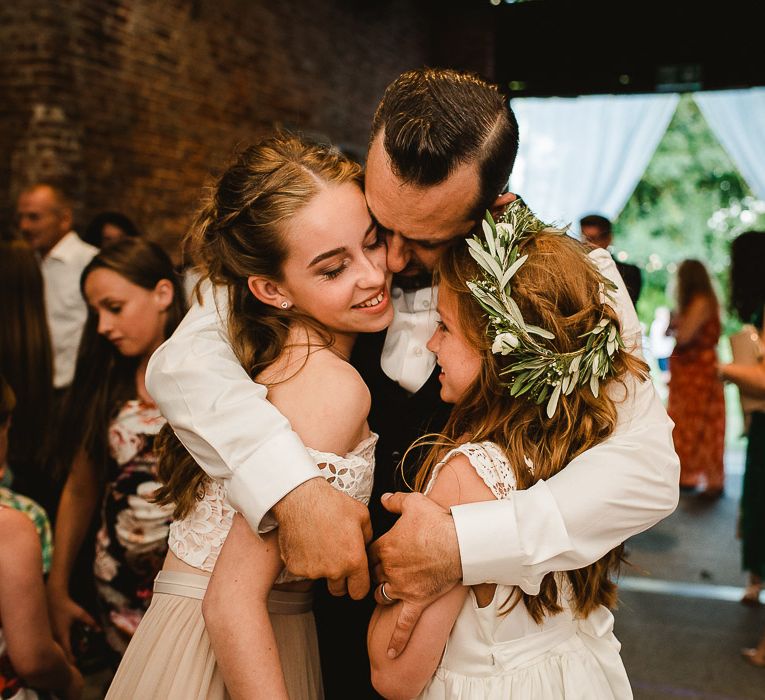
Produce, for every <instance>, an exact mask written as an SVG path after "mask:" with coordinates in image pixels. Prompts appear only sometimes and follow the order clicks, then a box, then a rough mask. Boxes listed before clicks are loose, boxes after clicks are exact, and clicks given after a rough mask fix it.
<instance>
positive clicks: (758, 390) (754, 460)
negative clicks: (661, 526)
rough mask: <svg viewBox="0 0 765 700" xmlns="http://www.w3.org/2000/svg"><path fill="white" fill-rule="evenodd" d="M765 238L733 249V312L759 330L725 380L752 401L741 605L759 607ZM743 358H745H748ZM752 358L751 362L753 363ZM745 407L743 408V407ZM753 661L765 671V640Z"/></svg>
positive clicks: (764, 539)
mask: <svg viewBox="0 0 765 700" xmlns="http://www.w3.org/2000/svg"><path fill="white" fill-rule="evenodd" d="M763 261H765V232H761V231H749V232H747V233H743V234H741V235H740V236H739V237H738V238H736V239H735V240H734V241H733V244H732V246H731V271H730V289H731V307H732V308H733V311H734V312H735V313H736V315H737V316H738V317H739V319H741V321H742V322H744V323H745V324H751V326H752V329H751V330H754V331H755V333H754V337H753V338H752V339H751V340H752V343H753V348H752V350H753V352H752V353H751V355H750V356H749V357H736V354H734V362H733V363H731V364H728V365H723V366H722V367H721V368H720V374H721V375H722V377H723V378H724V379H726V380H728V381H731V382H734V383H735V384H736V385H737V386H738V388H739V391H740V392H741V394H742V399H743V398H745V397H749V398H751V401H750V402H749V406H750V407H751V411H750V412H749V415H748V416H747V421H746V422H747V423H748V430H747V450H746V462H745V467H744V486H743V490H742V494H741V510H740V520H739V534H740V536H741V549H742V565H743V568H744V570H745V571H748V572H749V585H748V586H747V588H746V591H745V593H744V597H743V598H742V600H741V602H742V603H744V604H745V605H752V606H756V605H759V602H760V601H759V596H760V587H761V583H762V577H763V576H765V366H764V365H763V342H765V330H764V329H763V308H764V307H765V274H763V269H762V264H763ZM742 354H743V353H742ZM750 358H751V359H750ZM742 403H743V402H742ZM754 651H755V652H756V653H754V655H753V656H752V659H751V660H752V661H753V662H754V661H757V660H759V665H764V666H765V637H763V641H762V642H761V644H760V646H759V651H757V650H754Z"/></svg>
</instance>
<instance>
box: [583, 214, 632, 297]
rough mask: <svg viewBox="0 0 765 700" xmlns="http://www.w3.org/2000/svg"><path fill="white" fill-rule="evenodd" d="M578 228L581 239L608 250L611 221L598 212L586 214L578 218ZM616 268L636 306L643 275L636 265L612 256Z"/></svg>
mask: <svg viewBox="0 0 765 700" xmlns="http://www.w3.org/2000/svg"><path fill="white" fill-rule="evenodd" d="M579 230H580V231H581V232H582V240H584V241H585V242H586V243H589V244H590V245H593V246H595V247H596V248H603V249H604V250H608V249H609V248H610V247H611V243H612V242H613V227H612V226H611V222H610V221H609V220H608V219H607V218H606V217H605V216H601V215H600V214H588V215H587V216H584V217H582V218H581V219H580V220H579ZM614 262H615V263H616V269H617V270H619V274H620V275H621V276H622V279H623V280H624V285H625V286H626V287H627V291H628V292H629V295H630V299H632V303H633V304H634V305H635V306H637V302H638V298H639V297H640V290H641V289H642V287H643V276H642V274H641V273H640V268H639V267H638V266H637V265H631V264H630V263H626V262H622V261H621V260H617V259H616V258H614Z"/></svg>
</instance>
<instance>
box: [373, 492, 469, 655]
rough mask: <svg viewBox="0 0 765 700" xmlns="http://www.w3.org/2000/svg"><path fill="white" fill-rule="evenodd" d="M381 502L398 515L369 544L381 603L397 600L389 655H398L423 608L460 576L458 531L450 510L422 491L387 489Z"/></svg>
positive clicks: (378, 600)
mask: <svg viewBox="0 0 765 700" xmlns="http://www.w3.org/2000/svg"><path fill="white" fill-rule="evenodd" d="M382 503H383V505H384V506H385V508H386V509H387V510H389V511H390V512H391V513H399V514H401V517H400V518H399V520H398V522H397V523H396V524H395V525H394V526H393V528H392V529H391V530H390V531H389V532H388V533H387V534H385V535H383V536H382V537H381V538H380V539H379V540H377V541H376V542H374V543H373V544H372V546H371V548H370V559H371V561H372V563H373V565H374V577H375V580H376V581H377V582H380V583H382V582H384V583H385V591H384V593H385V595H386V596H387V599H386V598H384V597H383V595H382V594H383V591H381V587H380V586H378V588H377V590H376V591H375V599H376V600H377V602H378V603H379V604H380V605H386V604H389V603H390V600H391V599H392V600H401V601H403V605H402V606H401V612H400V613H399V616H398V621H397V622H396V629H395V630H394V632H393V636H392V637H391V640H390V649H389V650H388V655H389V656H398V655H399V654H400V653H401V652H402V651H403V650H404V648H405V647H406V645H407V643H408V642H409V637H410V636H411V634H412V630H413V629H414V626H415V625H416V624H417V621H418V620H419V619H420V615H421V614H422V611H423V610H424V609H425V608H426V607H427V606H428V605H430V604H431V603H432V602H433V601H434V600H436V599H438V598H440V597H441V596H442V595H444V593H447V592H448V591H449V590H451V589H452V588H453V587H454V586H455V585H456V584H457V583H459V581H460V579H461V578H462V565H461V562H460V552H459V544H458V542H457V531H456V530H455V528H454V521H453V520H452V516H451V513H449V511H448V510H446V509H445V508H442V507H441V506H439V505H438V504H437V503H435V502H433V501H431V500H430V499H429V498H428V497H427V496H423V495H422V494H421V493H407V494H405V493H394V494H392V495H391V494H385V495H384V496H383V498H382Z"/></svg>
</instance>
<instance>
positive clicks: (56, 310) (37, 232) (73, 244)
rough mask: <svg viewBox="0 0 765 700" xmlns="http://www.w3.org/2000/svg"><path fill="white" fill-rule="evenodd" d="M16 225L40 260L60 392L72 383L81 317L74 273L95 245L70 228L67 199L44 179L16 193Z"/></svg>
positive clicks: (77, 276)
mask: <svg viewBox="0 0 765 700" xmlns="http://www.w3.org/2000/svg"><path fill="white" fill-rule="evenodd" d="M16 225H17V227H18V230H19V233H20V234H21V235H22V236H23V237H24V239H25V240H26V241H27V243H29V245H30V246H31V247H32V249H33V250H34V251H35V253H37V255H38V256H39V259H40V269H41V270H42V276H43V282H44V289H45V310H46V313H47V316H48V329H49V330H50V335H51V343H52V346H53V387H54V389H56V390H57V391H58V392H59V394H60V393H61V392H62V391H63V390H64V389H66V387H68V386H69V385H70V384H71V383H72V377H73V376H74V363H75V360H76V357H77V347H78V346H79V344H80V336H81V335H82V327H83V325H84V323H85V317H86V316H87V311H86V308H85V302H84V300H83V298H82V295H81V294H80V274H81V273H82V270H83V269H84V267H85V265H87V264H88V263H89V262H90V259H91V258H92V257H93V256H94V255H95V254H96V253H97V252H98V249H97V248H95V247H94V246H92V245H88V244H87V243H85V241H83V240H82V239H81V238H80V237H79V236H78V235H77V234H76V233H75V232H74V231H72V206H71V204H70V202H69V200H68V199H67V197H66V195H65V194H64V193H63V192H62V191H61V190H60V189H59V188H58V187H54V186H53V185H50V184H47V183H39V184H36V185H32V186H31V187H27V188H26V189H25V190H23V191H22V192H21V194H20V195H19V198H18V201H17V204H16Z"/></svg>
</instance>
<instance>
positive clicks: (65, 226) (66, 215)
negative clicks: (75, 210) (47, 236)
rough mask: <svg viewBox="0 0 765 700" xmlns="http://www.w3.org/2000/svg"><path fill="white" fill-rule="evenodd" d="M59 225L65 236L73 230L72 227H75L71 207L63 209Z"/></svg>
mask: <svg viewBox="0 0 765 700" xmlns="http://www.w3.org/2000/svg"><path fill="white" fill-rule="evenodd" d="M59 224H60V226H61V230H62V231H63V232H64V234H67V233H69V231H71V230H72V226H74V217H73V215H72V210H71V209H70V208H69V207H64V208H63V209H61V212H60V215H59Z"/></svg>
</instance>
